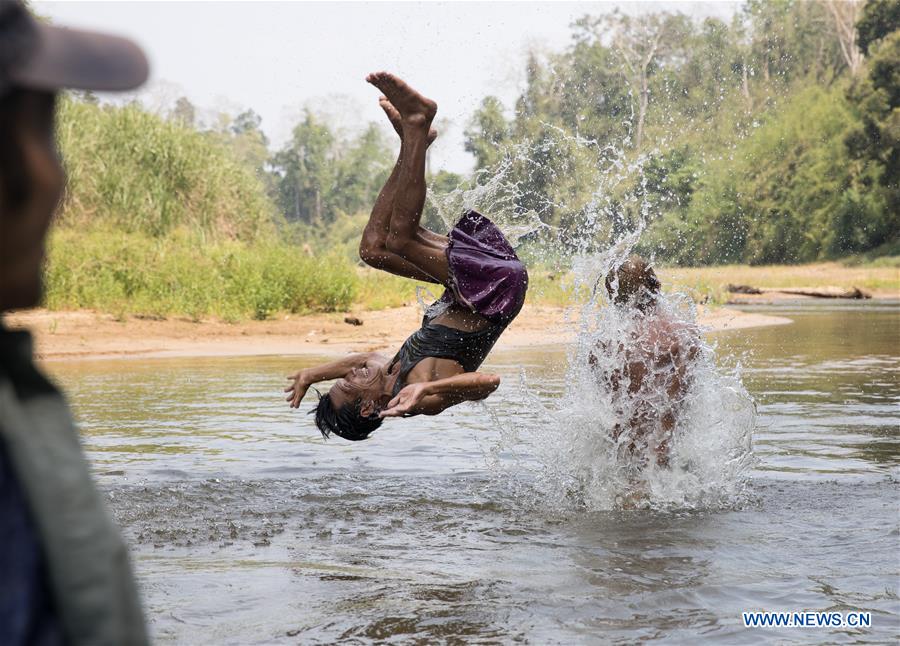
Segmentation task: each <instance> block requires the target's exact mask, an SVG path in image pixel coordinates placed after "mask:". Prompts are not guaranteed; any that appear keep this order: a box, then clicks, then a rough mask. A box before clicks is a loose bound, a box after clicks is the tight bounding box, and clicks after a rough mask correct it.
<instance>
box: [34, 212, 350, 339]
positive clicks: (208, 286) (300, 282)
mask: <svg viewBox="0 0 900 646" xmlns="http://www.w3.org/2000/svg"><path fill="white" fill-rule="evenodd" d="M48 258H49V260H48V264H47V267H46V271H45V291H46V298H45V302H46V305H47V307H48V308H50V309H78V308H91V309H97V310H100V311H105V312H111V313H114V314H117V315H120V316H124V315H126V314H135V315H147V316H162V317H165V316H171V315H186V316H190V317H192V318H194V319H200V318H202V317H205V316H217V317H220V318H222V319H225V320H230V321H236V320H240V319H243V318H256V319H265V318H267V317H270V316H272V315H273V314H275V313H277V312H293V313H306V312H330V311H338V310H346V309H348V308H349V307H350V305H351V304H352V303H353V302H354V300H355V299H356V296H357V290H358V289H359V282H360V281H359V278H358V276H357V275H356V272H355V270H354V268H353V266H352V265H351V263H349V262H347V261H346V260H345V259H344V258H342V257H339V256H320V257H312V256H309V255H307V254H305V253H303V252H302V251H301V250H299V249H298V248H297V247H294V246H290V245H287V244H284V243H282V242H279V241H277V240H275V239H270V240H264V239H263V240H257V241H254V242H251V243H245V242H240V241H236V240H220V241H210V240H208V239H204V238H203V237H202V236H199V235H198V234H197V233H196V232H189V231H187V230H185V229H177V230H175V231H173V232H172V234H170V235H169V236H167V237H164V238H159V237H153V236H148V235H146V234H142V233H134V232H126V231H121V230H117V229H113V228H92V229H89V230H77V229H73V228H70V227H65V228H58V229H56V230H55V231H54V233H53V234H52V236H51V238H50V246H49V251H48Z"/></svg>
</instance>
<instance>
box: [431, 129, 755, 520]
mask: <svg viewBox="0 0 900 646" xmlns="http://www.w3.org/2000/svg"><path fill="white" fill-rule="evenodd" d="M544 125H545V127H544V130H543V136H542V138H541V139H540V140H537V141H534V140H533V141H526V142H522V143H519V144H516V145H513V146H510V147H508V148H507V150H506V151H505V154H504V156H503V158H502V159H501V161H499V162H498V163H497V164H496V165H495V166H494V167H492V168H489V169H486V170H483V171H481V172H480V173H479V174H478V175H477V176H476V182H475V186H474V187H471V188H468V189H463V188H460V189H457V190H456V191H453V192H451V193H449V194H444V195H438V196H434V197H432V203H433V204H434V205H435V207H437V210H438V213H439V214H440V215H441V217H442V218H443V219H444V220H445V221H446V222H447V223H448V225H449V224H450V223H451V222H452V221H453V219H454V216H458V215H459V213H461V212H462V211H464V210H465V209H475V210H478V211H480V212H482V213H484V214H486V215H488V216H489V217H491V219H492V220H493V221H494V222H495V223H497V225H498V226H499V227H500V228H501V229H502V230H503V231H504V233H505V234H507V236H508V237H509V238H510V239H511V240H514V241H518V242H519V244H520V245H522V247H520V248H525V249H526V250H527V253H528V254H529V256H530V259H531V260H532V261H534V260H537V264H539V265H542V266H543V267H549V268H551V269H552V270H553V271H564V272H566V273H567V275H568V276H569V278H570V281H569V290H570V296H571V298H570V306H569V312H568V313H567V320H569V321H570V322H571V323H570V324H571V325H572V326H574V327H575V330H576V331H577V333H576V334H575V341H574V343H572V344H571V346H570V348H569V350H568V368H567V372H566V388H565V392H564V393H563V395H562V396H561V397H560V398H558V399H556V400H554V401H547V399H546V398H545V397H539V396H538V395H537V394H536V388H535V386H536V380H534V379H532V378H530V377H529V376H528V375H527V374H526V373H524V372H523V374H522V379H521V384H520V387H519V389H518V392H517V394H516V396H517V397H518V398H519V400H520V401H519V402H518V404H519V406H518V407H517V408H518V409H519V410H525V411H528V412H529V414H528V415H527V416H524V417H523V416H521V415H520V416H517V417H516V418H515V422H514V423H512V424H511V423H510V422H509V418H505V419H504V418H503V417H502V416H500V415H497V414H494V415H493V417H494V420H495V422H496V425H497V427H498V428H499V429H500V434H499V438H500V439H499V441H497V442H496V444H495V445H493V446H492V447H490V449H489V450H488V451H487V455H488V459H489V462H490V464H491V467H492V469H493V471H494V472H495V473H496V474H498V477H500V478H503V479H505V480H506V481H507V483H508V484H509V486H510V487H511V488H512V489H513V490H514V491H520V492H521V495H522V497H523V499H527V500H530V501H534V500H538V501H539V502H538V504H540V505H542V506H547V507H550V508H553V509H566V508H572V507H573V506H574V507H576V508H582V509H583V508H587V509H590V510H606V509H620V508H634V507H641V508H653V509H716V508H723V507H733V506H735V505H737V504H740V503H741V502H742V501H743V500H744V499H745V497H746V489H747V480H748V474H749V470H750V468H751V466H752V464H753V454H752V451H751V435H752V431H753V428H754V425H755V415H756V411H755V405H754V402H753V400H752V398H751V397H750V396H749V394H748V393H747V391H746V389H745V388H744V386H743V384H742V382H741V377H740V368H739V365H738V367H737V368H735V369H733V370H731V371H728V370H725V369H724V368H722V367H720V366H719V365H718V363H717V358H716V353H715V349H714V347H713V346H711V345H710V344H709V343H707V342H706V341H705V340H704V339H703V336H702V333H701V330H700V328H699V327H698V325H697V311H696V307H695V305H694V303H693V302H692V301H691V299H690V298H689V297H688V296H687V295H685V294H679V293H669V294H664V295H661V296H660V297H659V298H658V300H657V302H656V305H655V306H654V307H653V308H651V310H650V311H648V312H647V313H642V312H641V311H639V310H638V309H636V308H634V307H619V306H615V305H612V304H610V303H609V302H608V297H607V294H606V290H605V287H604V284H603V279H604V278H605V276H606V275H607V274H608V273H609V272H610V270H612V269H613V268H615V267H618V266H619V265H621V263H622V262H623V261H624V260H625V259H626V258H628V256H629V255H630V254H631V253H632V251H633V249H634V248H635V246H636V245H637V244H638V242H639V241H640V237H641V233H642V232H643V231H644V229H645V228H646V226H647V223H648V220H649V219H650V217H651V216H652V215H653V214H652V213H651V211H650V204H649V202H648V201H646V199H645V198H644V197H643V196H645V195H646V190H645V189H646V183H645V180H644V176H643V165H644V162H645V160H646V157H643V156H634V155H630V154H627V153H626V152H625V151H623V150H621V149H618V148H616V147H614V146H601V145H599V144H598V143H597V142H596V141H593V140H586V139H584V138H581V137H578V136H572V135H568V134H566V133H565V132H563V131H562V130H560V129H558V128H555V127H553V126H549V125H547V124H544ZM573 176H574V177H578V178H579V181H578V182H577V183H576V184H574V185H573V183H572V182H571V181H570V180H571V177H573ZM553 182H559V183H560V184H561V187H557V186H556V185H555V184H553ZM573 186H574V188H577V189H578V190H572V189H573ZM651 260H652V259H651ZM615 286H616V285H615V284H614V285H613V287H615ZM636 371H637V372H640V373H642V376H641V377H640V378H637V377H636V376H635V374H636ZM486 408H487V410H488V411H489V412H490V411H491V405H490V403H488V404H487V405H486ZM536 493H537V495H535V494H536Z"/></svg>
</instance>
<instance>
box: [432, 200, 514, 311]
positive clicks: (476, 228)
mask: <svg viewBox="0 0 900 646" xmlns="http://www.w3.org/2000/svg"><path fill="white" fill-rule="evenodd" d="M449 237H450V245H449V246H448V247H447V260H448V262H449V265H450V284H449V286H448V287H449V291H450V292H451V293H452V296H453V299H454V300H455V301H456V302H458V303H459V304H461V305H463V306H464V307H466V308H468V309H470V310H471V311H473V312H477V313H478V314H481V315H482V316H484V317H485V318H487V319H490V320H492V321H503V322H506V323H508V322H509V321H512V320H513V319H514V318H515V317H516V315H517V314H518V313H519V310H520V309H522V304H523V303H524V302H525V292H526V291H528V272H527V271H526V270H525V265H523V264H522V261H521V260H519V258H518V256H516V252H515V251H513V248H512V246H511V245H510V244H509V241H508V240H507V239H506V237H505V236H504V235H503V234H502V233H501V232H500V229H498V228H497V226H496V225H495V224H494V223H493V222H491V221H490V220H488V219H487V218H486V217H484V216H483V215H481V214H480V213H478V212H477V211H468V212H467V213H466V214H465V215H464V216H463V217H462V218H461V219H460V221H459V222H457V223H456V226H455V227H453V229H452V230H451V231H450V235H449ZM446 297H448V294H446V293H445V295H444V298H446Z"/></svg>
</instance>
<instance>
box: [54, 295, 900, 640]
mask: <svg viewBox="0 0 900 646" xmlns="http://www.w3.org/2000/svg"><path fill="white" fill-rule="evenodd" d="M767 311H773V312H774V313H777V314H780V315H784V316H788V317H790V318H792V319H794V323H793V324H792V325H789V326H779V327H771V328H759V329H756V330H747V331H742V332H734V333H725V334H720V335H718V336H717V337H716V339H717V341H718V345H719V349H718V353H719V356H720V357H725V359H724V360H725V361H730V362H734V361H738V360H739V361H741V363H742V364H743V366H744V383H745V385H746V387H747V389H748V390H749V391H750V392H751V393H752V394H753V395H754V397H755V398H756V399H757V402H758V407H759V420H758V428H757V430H756V433H755V435H754V449H755V453H756V455H757V458H758V462H757V466H756V468H755V470H754V472H753V478H752V487H751V501H750V502H748V503H747V504H745V505H744V506H743V507H741V508H740V509H735V510H730V511H718V512H683V513H677V512H676V513H662V512H648V511H619V512H593V513H588V512H579V511H577V510H574V511H573V510H572V509H569V510H563V509H552V508H550V507H547V506H543V505H542V504H541V501H540V500H535V499H534V498H535V496H534V493H533V492H531V491H529V489H528V486H527V481H525V482H516V486H515V487H513V486H512V485H511V481H509V480H507V479H503V478H497V477H495V473H494V472H493V471H492V470H491V469H490V468H489V467H488V464H489V462H490V458H491V453H492V449H496V447H497V446H498V433H497V429H496V424H497V422H498V421H499V422H500V423H502V424H503V425H510V424H512V425H515V424H528V423H531V422H532V417H533V416H532V413H531V412H530V411H529V410H527V407H523V406H522V404H521V402H522V398H521V397H520V396H518V394H517V393H516V388H517V387H518V386H517V385H516V384H517V383H518V382H519V375H520V371H521V370H523V369H524V370H525V372H526V374H527V383H528V384H529V386H530V387H533V388H535V389H536V392H537V395H538V396H540V397H542V398H547V399H548V400H549V399H551V398H556V397H559V396H560V394H561V393H562V391H563V387H564V384H563V383H562V379H563V375H564V373H565V356H566V355H565V351H564V349H563V348H559V347H545V348H538V349H534V350H531V351H515V352H513V351H506V352H502V351H498V352H496V353H494V354H493V355H492V356H491V357H489V360H488V366H489V368H490V369H493V370H495V371H497V372H499V373H500V374H502V375H503V376H504V378H505V379H504V386H503V387H501V389H500V391H498V393H496V394H495V395H494V396H492V397H491V399H490V400H489V404H488V406H489V407H490V412H492V413H493V414H494V415H496V419H497V421H495V418H494V417H493V416H492V415H490V414H488V412H487V411H485V410H484V409H483V408H482V407H481V406H480V405H475V404H471V405H464V406H460V407H457V408H456V409H453V410H452V411H450V412H448V413H445V414H443V415H441V416H439V417H435V418H415V419H411V420H400V421H396V420H395V421H393V422H390V423H387V424H385V426H384V427H382V429H381V430H380V431H379V432H378V433H376V434H375V435H374V436H373V438H372V439H371V440H370V441H368V442H364V443H359V444H351V443H347V442H343V441H341V440H333V441H329V442H327V443H326V442H324V441H323V440H322V439H321V438H320V437H319V436H318V432H317V431H316V430H315V428H314V427H313V426H312V422H311V419H310V418H309V417H307V416H306V415H305V414H304V411H303V410H301V411H300V412H298V411H289V410H288V409H287V408H286V406H284V405H283V402H282V400H281V399H280V397H279V393H280V388H281V383H282V377H283V375H284V374H286V373H287V372H288V371H290V370H292V369H294V368H297V367H302V366H304V365H307V364H309V363H312V361H311V360H309V359H307V358H303V359H298V358H275V357H267V358H240V359H180V360H158V361H96V362H79V363H52V364H50V365H49V370H50V372H51V373H52V374H53V375H55V376H56V377H57V379H58V381H60V382H61V384H62V385H63V386H64V387H65V388H66V389H67V390H68V393H69V396H70V398H71V401H72V404H73V406H74V408H75V411H76V414H77V417H78V419H79V422H80V424H81V428H82V431H83V434H84V441H85V444H86V448H87V450H88V453H89V456H90V458H91V460H92V461H93V465H94V467H95V471H96V474H97V478H98V480H99V482H100V484H101V486H102V487H103V489H104V490H105V491H106V492H107V495H108V498H109V502H110V506H111V509H112V511H113V512H114V514H115V516H116V518H117V519H118V521H119V523H120V524H121V526H122V527H123V531H124V533H125V535H126V537H127V539H128V540H129V542H130V543H131V545H132V550H133V556H134V560H135V564H136V569H137V571H138V575H139V578H140V582H141V586H142V589H143V595H144V599H145V605H146V609H147V614H148V617H149V618H150V622H151V630H152V632H153V634H154V636H155V638H156V641H158V642H162V643H165V642H177V643H207V644H245V643H273V642H274V643H333V642H341V643H370V642H384V641H388V642H402V643H408V642H420V643H434V642H443V643H509V642H523V643H536V644H546V643H566V644H569V643H576V644H577V643H610V642H613V643H632V642H635V641H638V640H661V641H667V642H682V641H687V640H689V639H691V640H694V639H697V638H704V639H709V640H715V641H719V642H725V643H747V644H756V643H760V642H767V641H768V642H778V643H784V642H789V643H790V642H811V643H820V642H856V641H862V642H882V643H883V642H891V641H894V640H896V639H898V638H900V600H898V577H900V528H898V517H900V513H898V512H900V503H898V501H900V496H898V493H900V464H898V463H900V437H898V435H900V433H898V425H900V390H898V381H900V356H898V348H900V307H898V306H897V305H896V304H893V305H865V306H842V307H840V306H832V305H829V306H810V305H804V306H803V307H800V306H791V305H786V306H781V307H779V308H768V309H767ZM502 459H503V456H502V454H501V460H502ZM855 609H861V610H868V611H871V612H872V613H873V618H872V624H873V625H872V627H871V628H869V629H827V628H805V629H786V628H783V629H772V628H769V629H745V628H743V626H742V622H741V614H740V613H741V611H742V610H814V611H843V612H847V611H850V610H855Z"/></svg>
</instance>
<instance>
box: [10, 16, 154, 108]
mask: <svg viewBox="0 0 900 646" xmlns="http://www.w3.org/2000/svg"><path fill="white" fill-rule="evenodd" d="M148 73H149V67H148V65H147V58H146V57H145V56H144V53H143V52H142V51H141V49H140V48H139V47H138V46H137V45H135V44H134V43H133V42H131V41H130V40H127V39H125V38H119V37H118V36H110V35H107V34H99V33H96V32H90V31H81V30H77V29H66V28H64V27H53V26H51V25H45V24H42V23H40V22H38V21H37V20H35V19H34V18H33V17H32V16H31V14H30V13H29V12H28V10H27V9H26V8H25V6H24V5H23V4H22V2H21V1H20V0H0V95H2V94H3V93H5V92H6V91H7V90H8V89H9V88H10V86H19V87H24V88H29V89H33V90H48V91H52V90H59V89H63V88H70V89H75V90H98V91H101V90H131V89H133V88H136V87H138V86H139V85H141V84H142V83H143V82H144V81H146V80H147V75H148Z"/></svg>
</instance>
